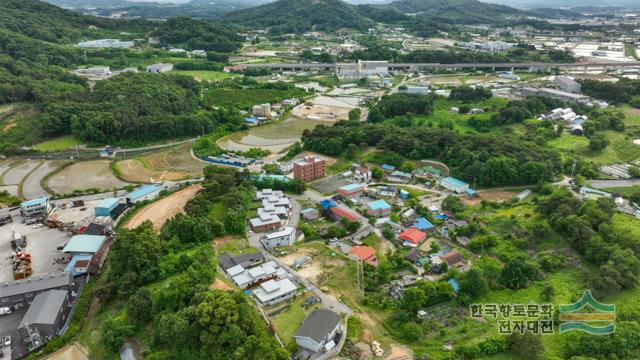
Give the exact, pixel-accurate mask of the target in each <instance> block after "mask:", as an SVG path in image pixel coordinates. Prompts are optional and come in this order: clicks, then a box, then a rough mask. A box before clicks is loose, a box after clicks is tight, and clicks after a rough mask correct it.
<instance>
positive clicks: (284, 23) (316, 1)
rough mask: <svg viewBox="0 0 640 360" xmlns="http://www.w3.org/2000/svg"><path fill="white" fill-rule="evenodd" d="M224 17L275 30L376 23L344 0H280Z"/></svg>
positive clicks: (358, 26) (360, 26)
mask: <svg viewBox="0 0 640 360" xmlns="http://www.w3.org/2000/svg"><path fill="white" fill-rule="evenodd" d="M222 21H224V22H226V23H229V24H237V25H242V26H247V27H251V28H265V27H268V28H270V31H271V33H274V34H283V33H289V32H293V33H301V32H305V31H310V30H324V31H333V30H339V29H343V28H350V29H357V30H361V31H364V30H366V29H367V28H369V27H371V26H372V25H373V24H374V23H373V21H371V20H370V19H368V18H367V17H365V16H363V15H362V14H360V13H359V11H358V9H357V8H356V7H355V6H353V5H349V4H347V3H346V2H344V1H341V0H279V1H276V2H274V3H269V4H265V5H261V6H257V7H254V8H249V9H244V10H239V11H234V12H231V13H229V14H227V15H225V16H224V17H223V18H222Z"/></svg>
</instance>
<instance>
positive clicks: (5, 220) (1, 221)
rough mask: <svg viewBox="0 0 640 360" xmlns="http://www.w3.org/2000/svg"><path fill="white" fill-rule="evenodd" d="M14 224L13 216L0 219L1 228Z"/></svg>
mask: <svg viewBox="0 0 640 360" xmlns="http://www.w3.org/2000/svg"><path fill="white" fill-rule="evenodd" d="M12 222H13V218H12V217H11V215H7V216H3V217H1V218H0V226H2V225H6V224H8V223H12Z"/></svg>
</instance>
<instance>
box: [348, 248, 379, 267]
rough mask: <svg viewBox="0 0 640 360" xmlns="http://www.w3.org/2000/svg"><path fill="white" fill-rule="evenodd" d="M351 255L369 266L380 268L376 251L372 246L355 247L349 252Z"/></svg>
mask: <svg viewBox="0 0 640 360" xmlns="http://www.w3.org/2000/svg"><path fill="white" fill-rule="evenodd" d="M349 254H350V255H355V256H357V257H358V259H360V261H364V262H366V263H367V264H369V265H372V266H378V258H377V257H376V250H375V249H374V248H372V247H370V246H363V245H360V246H354V247H352V248H351V251H350V252H349Z"/></svg>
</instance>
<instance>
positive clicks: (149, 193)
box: [126, 184, 160, 203]
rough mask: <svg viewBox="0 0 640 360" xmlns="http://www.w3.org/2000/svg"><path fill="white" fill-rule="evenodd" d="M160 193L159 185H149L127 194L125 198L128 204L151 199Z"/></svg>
mask: <svg viewBox="0 0 640 360" xmlns="http://www.w3.org/2000/svg"><path fill="white" fill-rule="evenodd" d="M159 193H160V185H156V184H151V185H145V186H141V187H139V188H137V189H135V190H133V191H132V192H130V193H128V194H127V196H126V198H127V201H129V202H134V203H135V202H139V201H143V200H148V199H153V198H155V197H157V196H158V194H159Z"/></svg>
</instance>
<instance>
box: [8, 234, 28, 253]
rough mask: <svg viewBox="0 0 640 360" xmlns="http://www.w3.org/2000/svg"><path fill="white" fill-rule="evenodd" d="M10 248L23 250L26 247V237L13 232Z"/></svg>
mask: <svg viewBox="0 0 640 360" xmlns="http://www.w3.org/2000/svg"><path fill="white" fill-rule="evenodd" d="M11 246H12V247H13V248H14V249H17V248H25V247H26V246H27V237H26V236H24V235H22V234H21V233H19V232H17V231H15V230H14V231H13V240H11Z"/></svg>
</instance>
